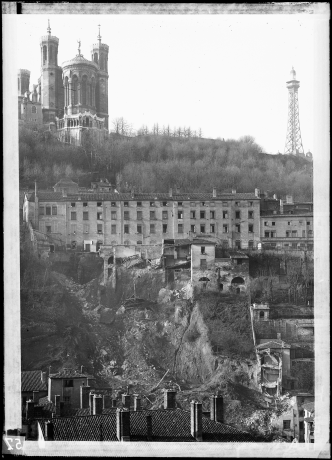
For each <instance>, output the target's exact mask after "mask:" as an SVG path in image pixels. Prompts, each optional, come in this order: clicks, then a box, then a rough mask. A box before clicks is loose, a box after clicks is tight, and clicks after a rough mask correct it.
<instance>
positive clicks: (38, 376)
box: [21, 370, 48, 406]
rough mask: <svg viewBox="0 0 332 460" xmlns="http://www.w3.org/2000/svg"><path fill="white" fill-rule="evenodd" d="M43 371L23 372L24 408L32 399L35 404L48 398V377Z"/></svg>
mask: <svg viewBox="0 0 332 460" xmlns="http://www.w3.org/2000/svg"><path fill="white" fill-rule="evenodd" d="M46 375H47V374H46V372H43V371H40V370H39V371H22V372H21V398H22V406H25V404H26V402H27V401H28V400H29V399H31V400H33V401H35V402H37V401H38V400H39V398H42V397H43V396H47V393H48V390H47V377H46Z"/></svg>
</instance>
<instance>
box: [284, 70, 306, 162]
mask: <svg viewBox="0 0 332 460" xmlns="http://www.w3.org/2000/svg"><path fill="white" fill-rule="evenodd" d="M290 74H291V80H289V81H287V82H286V83H287V88H288V122H287V135H286V145H285V154H290V155H298V154H302V155H303V154H304V151H303V145H302V138H301V130H300V118H299V97H298V89H299V87H300V82H299V81H298V80H296V73H295V70H294V67H292V70H291V72H290Z"/></svg>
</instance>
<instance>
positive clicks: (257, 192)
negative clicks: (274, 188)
mask: <svg viewBox="0 0 332 460" xmlns="http://www.w3.org/2000/svg"><path fill="white" fill-rule="evenodd" d="M260 192H261V191H260V190H259V188H255V196H257V198H260V194H261V193H260Z"/></svg>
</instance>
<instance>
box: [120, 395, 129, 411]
mask: <svg viewBox="0 0 332 460" xmlns="http://www.w3.org/2000/svg"><path fill="white" fill-rule="evenodd" d="M122 404H123V407H125V408H126V409H128V410H130V395H129V394H123V395H122Z"/></svg>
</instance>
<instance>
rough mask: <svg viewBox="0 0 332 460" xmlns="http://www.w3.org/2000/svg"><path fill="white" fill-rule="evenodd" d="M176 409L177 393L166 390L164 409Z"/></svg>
mask: <svg viewBox="0 0 332 460" xmlns="http://www.w3.org/2000/svg"><path fill="white" fill-rule="evenodd" d="M175 408H176V391H175V390H164V409H175Z"/></svg>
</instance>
